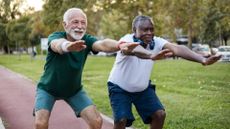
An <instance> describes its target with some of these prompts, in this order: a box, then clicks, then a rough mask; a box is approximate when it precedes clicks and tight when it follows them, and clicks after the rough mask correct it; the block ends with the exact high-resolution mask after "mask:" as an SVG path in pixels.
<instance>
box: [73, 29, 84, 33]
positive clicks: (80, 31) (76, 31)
mask: <svg viewBox="0 0 230 129" xmlns="http://www.w3.org/2000/svg"><path fill="white" fill-rule="evenodd" d="M74 32H75V33H84V30H79V29H74Z"/></svg>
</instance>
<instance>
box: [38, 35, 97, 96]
mask: <svg viewBox="0 0 230 129" xmlns="http://www.w3.org/2000/svg"><path fill="white" fill-rule="evenodd" d="M59 38H66V33H65V32H54V33H52V34H51V35H49V37H48V44H49V48H48V55H47V57H46V64H45V66H44V73H43V75H42V76H41V79H40V81H39V83H38V88H41V89H44V90H46V91H47V92H48V93H50V94H52V95H54V96H56V97H60V98H67V97H71V96H72V95H74V94H75V93H76V92H77V91H79V90H80V89H81V88H82V83H81V78H82V71H83V68H84V64H85V61H86V58H87V55H88V54H89V52H90V51H92V44H93V43H94V42H95V41H97V39H96V38H95V37H94V36H91V35H89V34H85V35H84V37H83V38H82V40H84V41H85V44H86V45H87V48H86V49H84V50H82V51H80V52H68V53H64V54H62V55H61V54H58V53H55V52H54V51H52V49H51V48H50V42H51V41H52V40H54V39H59Z"/></svg>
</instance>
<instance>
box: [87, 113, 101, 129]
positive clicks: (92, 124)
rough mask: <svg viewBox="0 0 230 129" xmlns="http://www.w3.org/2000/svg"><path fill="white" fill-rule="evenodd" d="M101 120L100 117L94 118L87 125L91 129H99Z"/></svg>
mask: <svg viewBox="0 0 230 129" xmlns="http://www.w3.org/2000/svg"><path fill="white" fill-rule="evenodd" d="M102 122H103V119H102V117H101V116H98V117H96V118H94V119H93V120H92V121H91V122H90V123H89V124H90V127H91V129H101V127H102Z"/></svg>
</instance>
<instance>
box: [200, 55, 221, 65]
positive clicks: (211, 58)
mask: <svg viewBox="0 0 230 129" xmlns="http://www.w3.org/2000/svg"><path fill="white" fill-rule="evenodd" d="M220 58H221V55H211V56H209V57H208V58H205V59H204V61H203V62H202V64H203V65H211V64H213V63H215V62H217V61H218V60H219V59H220Z"/></svg>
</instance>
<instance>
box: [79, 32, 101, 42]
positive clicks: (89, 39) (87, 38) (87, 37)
mask: <svg viewBox="0 0 230 129" xmlns="http://www.w3.org/2000/svg"><path fill="white" fill-rule="evenodd" d="M82 39H83V40H85V41H86V42H96V41H97V40H98V39H97V37H95V36H93V35H90V34H85V35H84V36H83V38H82Z"/></svg>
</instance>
